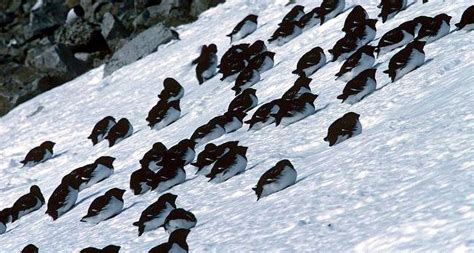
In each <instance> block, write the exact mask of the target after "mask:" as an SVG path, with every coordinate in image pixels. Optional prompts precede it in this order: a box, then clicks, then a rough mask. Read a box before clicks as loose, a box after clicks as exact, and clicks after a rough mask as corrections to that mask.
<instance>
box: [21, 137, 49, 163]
mask: <svg viewBox="0 0 474 253" xmlns="http://www.w3.org/2000/svg"><path fill="white" fill-rule="evenodd" d="M55 144H56V143H54V142H52V141H45V142H43V143H41V144H40V145H39V146H38V147H34V148H33V149H32V150H30V151H29V152H28V153H27V154H26V156H25V159H23V160H22V161H20V163H22V164H23V167H33V166H36V165H37V164H39V163H42V162H44V161H46V160H48V159H50V158H51V157H52V156H53V147H54V145H55Z"/></svg>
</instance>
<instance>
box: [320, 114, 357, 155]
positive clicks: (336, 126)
mask: <svg viewBox="0 0 474 253" xmlns="http://www.w3.org/2000/svg"><path fill="white" fill-rule="evenodd" d="M359 116H360V115H359V114H357V113H354V112H348V113H346V114H344V116H342V117H341V118H339V119H337V120H336V121H334V122H333V123H332V124H331V125H330V126H329V129H328V134H327V136H326V137H325V138H324V141H326V142H329V147H331V146H334V145H336V144H338V143H341V142H343V141H345V140H347V139H349V138H351V137H354V136H356V135H359V134H360V133H362V125H361V124H360V121H359Z"/></svg>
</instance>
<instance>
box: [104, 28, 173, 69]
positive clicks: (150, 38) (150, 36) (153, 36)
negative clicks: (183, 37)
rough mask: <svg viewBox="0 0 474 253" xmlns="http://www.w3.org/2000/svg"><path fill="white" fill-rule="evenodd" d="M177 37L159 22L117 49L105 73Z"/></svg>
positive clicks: (149, 52)
mask: <svg viewBox="0 0 474 253" xmlns="http://www.w3.org/2000/svg"><path fill="white" fill-rule="evenodd" d="M173 39H177V38H176V36H175V34H174V33H173V32H172V31H171V30H170V29H169V28H168V27H166V26H164V25H163V24H161V23H160V24H157V25H155V26H153V27H150V28H149V29H147V30H146V31H143V32H142V33H140V34H138V35H137V36H136V37H135V38H134V39H132V40H131V41H129V42H128V43H126V44H125V45H124V46H123V47H122V48H120V49H119V50H117V51H116V52H115V53H114V55H113V56H112V58H111V59H110V60H109V62H108V63H107V64H106V65H105V69H104V75H105V76H108V75H110V74H111V73H112V72H114V71H115V70H117V69H119V68H121V67H123V66H125V65H128V64H130V63H132V62H135V61H136V60H138V59H140V58H142V57H144V56H146V55H149V54H151V53H153V52H155V51H156V50H157V48H158V46H159V45H161V44H164V43H167V42H169V41H171V40H173Z"/></svg>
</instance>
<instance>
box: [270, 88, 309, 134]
mask: <svg viewBox="0 0 474 253" xmlns="http://www.w3.org/2000/svg"><path fill="white" fill-rule="evenodd" d="M317 97H318V95H316V94H312V93H304V94H302V95H301V96H300V97H298V98H296V99H293V100H285V101H284V102H283V103H281V104H280V109H279V110H278V112H277V113H276V114H275V124H276V125H277V126H278V125H280V124H281V125H284V126H288V125H290V124H293V123H295V122H297V121H300V120H302V119H304V118H306V117H308V116H309V115H312V114H314V113H315V112H316V110H315V107H314V100H316V98H317Z"/></svg>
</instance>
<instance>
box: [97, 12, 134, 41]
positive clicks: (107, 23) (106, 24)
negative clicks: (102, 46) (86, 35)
mask: <svg viewBox="0 0 474 253" xmlns="http://www.w3.org/2000/svg"><path fill="white" fill-rule="evenodd" d="M101 28H102V35H103V36H104V38H105V39H107V40H108V41H109V40H114V39H121V38H126V37H128V36H129V35H130V33H129V32H128V31H127V29H126V28H125V26H124V25H123V24H122V23H121V22H120V20H119V19H117V18H116V17H114V16H113V15H112V14H110V13H108V12H107V13H105V14H104V17H103V18H102V24H101Z"/></svg>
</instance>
